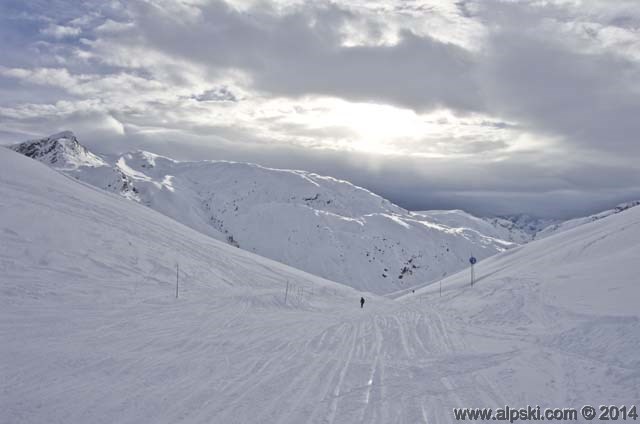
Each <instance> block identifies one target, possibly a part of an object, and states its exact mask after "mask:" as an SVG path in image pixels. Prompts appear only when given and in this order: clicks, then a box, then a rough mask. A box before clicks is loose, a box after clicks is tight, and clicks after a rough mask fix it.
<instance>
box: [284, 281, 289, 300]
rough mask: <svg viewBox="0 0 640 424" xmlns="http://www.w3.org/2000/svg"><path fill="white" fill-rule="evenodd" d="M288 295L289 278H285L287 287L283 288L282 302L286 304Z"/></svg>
mask: <svg viewBox="0 0 640 424" xmlns="http://www.w3.org/2000/svg"><path fill="white" fill-rule="evenodd" d="M288 295H289V280H287V288H286V289H285V290H284V304H285V305H286V304H287V296H288Z"/></svg>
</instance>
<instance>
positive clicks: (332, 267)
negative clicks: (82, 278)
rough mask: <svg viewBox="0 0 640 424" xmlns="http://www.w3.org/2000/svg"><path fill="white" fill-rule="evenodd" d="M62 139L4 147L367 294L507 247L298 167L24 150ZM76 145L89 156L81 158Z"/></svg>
mask: <svg viewBox="0 0 640 424" xmlns="http://www.w3.org/2000/svg"><path fill="white" fill-rule="evenodd" d="M60 140H63V142H61V141H60ZM71 143H72V144H73V145H74V146H76V144H77V140H76V139H75V137H73V135H72V134H70V133H68V132H67V133H63V134H62V136H60V135H57V136H52V137H49V138H47V139H43V140H40V141H30V142H25V143H21V144H19V145H16V146H13V149H14V150H17V151H20V152H22V153H25V154H27V155H29V156H31V157H33V158H35V159H38V160H41V161H43V162H45V163H47V164H49V165H52V166H54V167H55V168H56V169H59V170H62V171H63V172H65V173H67V174H68V175H71V176H73V177H75V178H78V179H80V180H82V181H85V182H88V183H89V184H92V185H94V186H96V187H100V188H102V189H106V190H109V191H112V192H115V193H118V194H121V195H123V196H125V197H128V198H130V199H133V200H137V201H139V202H141V203H143V204H145V205H147V206H150V207H151V208H153V209H155V210H157V211H159V212H161V213H163V214H165V215H167V216H169V217H171V218H174V219H175V220H177V221H179V222H181V223H183V224H185V225H187V226H189V227H191V228H193V229H196V230H198V231H200V232H202V233H204V234H207V235H210V236H212V237H214V238H217V239H219V240H224V241H226V242H227V243H229V244H232V245H235V246H239V247H241V248H243V249H245V250H248V251H251V252H255V253H258V254H260V255H263V256H266V257H268V258H271V259H274V260H277V261H279V262H282V263H285V264H288V265H291V266H294V267H296V268H299V269H302V270H304V271H307V272H310V273H313V274H315V275H319V276H322V277H324V278H328V279H330V280H333V281H338V282H341V283H344V284H347V285H349V286H352V287H355V288H358V289H363V290H368V291H371V292H374V293H388V292H392V291H396V290H398V289H399V288H402V287H409V286H412V285H414V284H417V283H420V282H423V281H428V280H433V279H436V278H440V277H441V276H442V275H443V274H444V273H451V272H453V271H456V270H459V269H461V268H462V267H463V266H464V265H465V264H466V262H467V260H468V257H469V255H471V254H473V255H475V256H477V257H478V258H486V257H489V256H491V255H493V254H495V253H497V252H500V251H503V250H505V249H507V248H509V247H513V246H514V244H513V243H511V242H509V241H505V240H502V239H500V237H499V235H500V234H502V233H500V232H496V231H493V232H492V233H490V234H484V233H483V232H482V231H479V230H478V229H477V228H473V227H467V226H460V227H458V226H455V225H449V224H447V223H439V222H438V221H436V220H434V219H432V218H430V217H428V216H425V215H421V214H413V213H410V212H408V211H406V210H404V209H402V208H400V207H398V206H396V205H394V204H392V203H391V202H389V201H387V200H385V199H383V198H381V197H379V196H377V195H375V194H373V193H371V192H370V191H368V190H365V189H363V188H360V187H357V186H354V185H352V184H350V183H348V182H346V181H341V180H337V179H334V178H331V177H324V176H320V175H316V174H312V173H308V172H304V171H292V170H278V169H269V168H264V167H261V166H258V165H252V164H245V163H233V162H224V161H202V162H178V161H175V160H172V159H170V158H166V157H162V156H158V155H154V154H152V153H148V152H141V151H138V152H133V153H127V154H124V155H122V156H119V157H113V158H109V157H103V158H100V157H98V156H97V155H93V154H90V153H88V152H86V149H84V148H81V147H76V148H74V149H63V150H62V151H61V152H60V153H59V154H57V156H56V160H55V161H54V160H51V155H41V154H31V153H32V152H40V151H42V150H43V148H38V149H34V148H33V147H32V146H33V145H34V144H35V145H37V146H41V145H44V146H47V147H46V149H45V150H47V151H48V150H52V151H55V150H56V149H57V148H58V147H60V146H62V147H63V148H65V147H66V146H68V145H69V144H71ZM76 152H80V153H81V154H82V155H85V156H86V155H89V154H90V155H91V157H93V158H96V159H95V160H92V161H82V160H80V159H78V158H76V157H75V156H76V155H77V153H76ZM61 157H62V158H66V159H60V158H61ZM68 163H72V164H73V165H74V166H69V165H68ZM504 234H506V233H504Z"/></svg>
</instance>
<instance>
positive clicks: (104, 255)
mask: <svg viewBox="0 0 640 424" xmlns="http://www.w3.org/2000/svg"><path fill="white" fill-rule="evenodd" d="M638 252H640V208H633V209H630V210H628V211H626V212H623V213H620V214H616V215H614V216H610V217H608V218H606V219H602V220H598V221H596V222H593V223H589V224H585V225H582V226H580V227H577V228H574V229H572V230H568V231H565V232H562V233H559V234H557V235H554V236H551V237H549V238H546V239H544V240H539V241H533V242H532V243H530V244H527V245H525V246H523V247H519V248H516V249H512V250H509V251H507V252H504V253H501V254H499V255H498V256H495V257H493V258H489V259H486V260H484V261H482V262H480V263H479V264H478V265H477V275H478V281H477V283H476V285H475V286H474V287H473V288H470V287H468V281H467V278H468V275H467V273H466V272H463V273H461V274H457V275H455V276H452V277H451V278H449V279H447V280H445V281H444V283H443V291H442V297H440V295H439V291H438V287H437V286H433V285H432V286H429V287H425V288H423V289H420V290H418V291H417V292H416V293H415V294H412V295H409V296H406V297H405V298H404V299H402V300H396V301H394V300H390V299H387V298H382V297H376V296H369V295H365V296H366V298H367V302H366V304H365V307H364V309H360V308H359V305H358V299H359V297H360V293H357V292H355V291H354V290H352V289H350V288H347V287H344V286H343V285H340V284H335V283H332V282H329V281H326V280H322V279H320V278H318V277H314V276H311V275H309V274H305V273H303V272H301V271H298V270H295V269H292V268H289V267H287V266H285V265H282V264H279V263H276V262H273V261H270V260H268V259H264V258H261V257H258V256H255V255H253V254H251V253H248V252H244V251H242V250H241V249H236V248H234V247H232V246H229V245H227V244H224V243H221V242H218V241H216V240H213V239H211V238H209V237H207V236H206V235H203V234H201V233H199V232H197V231H194V230H192V229H190V228H188V227H185V226H184V225H182V224H180V223H177V222H175V221H173V220H171V219H169V218H168V217H166V216H163V215H161V214H159V213H157V212H155V211H153V210H151V209H149V208H145V207H143V206H141V205H139V204H136V203H135V202H130V201H127V200H125V199H122V198H119V197H118V196H114V195H109V194H108V193H104V192H103V191H102V190H97V189H95V188H93V187H91V186H89V185H87V184H83V183H80V182H77V181H74V180H73V179H71V178H68V177H66V176H64V175H61V174H59V173H57V172H55V171H53V170H51V169H49V168H47V167H46V166H44V165H42V164H39V163H37V162H35V161H31V160H29V159H27V158H25V157H21V156H20V155H17V154H16V153H14V152H10V151H8V150H5V149H0V340H2V343H1V344H0V357H1V358H2V360H1V361H0V393H1V394H0V411H1V413H0V418H1V420H0V421H2V422H8V423H16V424H19V423H41V422H51V423H63V422H64V423H87V422H90V423H114V422H118V423H141V422H153V423H159V424H162V423H175V422H184V423H218V422H220V423H274V422H277V423H282V424H289V423H291V424H294V423H296V424H297V423H302V422H304V423H334V424H340V423H354V422H366V423H373V424H378V423H379V424H382V423H390V422H406V423H418V422H422V423H452V422H455V421H454V416H453V411H452V408H461V407H488V408H498V407H503V406H504V405H510V406H513V407H518V408H519V407H525V406H526V405H527V404H531V405H541V407H543V408H546V407H553V408H566V407H575V408H580V407H582V405H584V404H591V405H594V406H596V407H597V406H598V405H600V404H605V405H608V404H615V405H632V404H636V403H637V399H638V398H639V395H640V374H638V367H639V366H640V364H639V363H638V351H639V349H640V325H639V322H640V312H639V311H640V310H639V309H638V308H637V299H638V297H639V296H638V295H639V294H640V293H639V291H640V290H639V289H640V286H639V285H638V279H637V276H636V273H635V266H636V265H637V263H638V259H639V258H638ZM176 263H179V264H180V269H181V271H180V297H179V298H178V299H176V298H175V264H176ZM287 284H289V291H288V298H287V301H286V302H285V299H284V293H285V290H286V287H287ZM578 422H579V421H578Z"/></svg>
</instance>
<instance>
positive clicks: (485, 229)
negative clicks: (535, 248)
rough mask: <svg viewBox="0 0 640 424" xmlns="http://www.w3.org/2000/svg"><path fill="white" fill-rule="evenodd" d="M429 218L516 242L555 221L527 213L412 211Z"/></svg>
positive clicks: (519, 242)
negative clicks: (495, 214)
mask: <svg viewBox="0 0 640 424" xmlns="http://www.w3.org/2000/svg"><path fill="white" fill-rule="evenodd" d="M414 214H416V215H421V216H424V217H426V218H428V219H429V220H431V221H433V222H436V223H438V224H441V225H445V226H447V227H452V228H469V229H474V230H476V231H478V232H480V233H481V234H484V235H487V236H489V237H493V238H496V239H500V240H508V241H510V242H513V243H516V244H523V243H528V242H530V241H531V240H533V238H534V237H535V234H536V232H538V231H539V230H540V229H542V228H544V227H546V226H547V225H550V224H551V223H553V222H555V221H553V220H546V219H544V220H543V219H537V218H532V217H529V216H527V215H516V216H511V217H477V216H474V215H471V214H470V213H468V212H465V211H461V210H430V211H418V212H414Z"/></svg>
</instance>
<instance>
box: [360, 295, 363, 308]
mask: <svg viewBox="0 0 640 424" xmlns="http://www.w3.org/2000/svg"><path fill="white" fill-rule="evenodd" d="M362 308H364V297H361V298H360V309H362Z"/></svg>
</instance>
